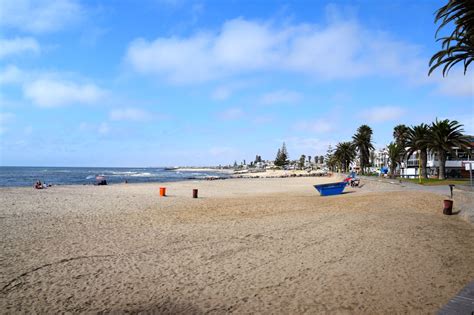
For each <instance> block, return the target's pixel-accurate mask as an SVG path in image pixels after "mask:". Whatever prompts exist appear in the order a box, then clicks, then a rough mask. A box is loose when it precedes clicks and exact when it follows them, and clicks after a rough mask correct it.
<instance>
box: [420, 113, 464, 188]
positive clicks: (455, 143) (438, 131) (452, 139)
mask: <svg viewBox="0 0 474 315" xmlns="http://www.w3.org/2000/svg"><path fill="white" fill-rule="evenodd" d="M462 127H463V125H461V124H460V123H458V122H457V121H456V120H452V121H450V120H449V119H445V120H438V119H436V121H435V122H433V123H432V124H431V127H430V132H429V135H428V139H427V141H426V144H427V146H428V149H430V150H433V151H434V152H436V153H437V154H438V160H439V172H438V174H439V179H445V177H446V176H445V169H446V156H447V152H452V153H454V150H453V147H459V148H467V147H469V141H468V139H467V137H466V136H464V135H463V132H464V130H463V129H462Z"/></svg>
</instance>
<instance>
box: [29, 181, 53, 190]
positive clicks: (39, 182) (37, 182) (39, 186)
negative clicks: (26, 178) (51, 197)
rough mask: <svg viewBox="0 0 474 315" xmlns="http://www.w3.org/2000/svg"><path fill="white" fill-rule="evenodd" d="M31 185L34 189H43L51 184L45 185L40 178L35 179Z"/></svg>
mask: <svg viewBox="0 0 474 315" xmlns="http://www.w3.org/2000/svg"><path fill="white" fill-rule="evenodd" d="M33 187H35V189H44V188H46V187H51V184H48V185H46V183H44V184H43V183H42V182H41V181H40V180H37V181H36V183H35V185H34V186H33Z"/></svg>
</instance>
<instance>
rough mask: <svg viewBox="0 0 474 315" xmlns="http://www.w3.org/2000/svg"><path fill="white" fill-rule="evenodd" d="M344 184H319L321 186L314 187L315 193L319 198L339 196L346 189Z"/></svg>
mask: <svg viewBox="0 0 474 315" xmlns="http://www.w3.org/2000/svg"><path fill="white" fill-rule="evenodd" d="M346 185H347V183H346V182H338V183H329V184H321V185H314V188H316V190H317V191H319V194H320V195H321V196H333V195H339V194H341V193H342V192H343V191H344V188H345V187H346Z"/></svg>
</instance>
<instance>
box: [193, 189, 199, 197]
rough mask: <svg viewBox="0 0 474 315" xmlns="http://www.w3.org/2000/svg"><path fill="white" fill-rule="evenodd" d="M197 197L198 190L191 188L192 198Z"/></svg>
mask: <svg viewBox="0 0 474 315" xmlns="http://www.w3.org/2000/svg"><path fill="white" fill-rule="evenodd" d="M197 197H198V190H197V189H193V198H197Z"/></svg>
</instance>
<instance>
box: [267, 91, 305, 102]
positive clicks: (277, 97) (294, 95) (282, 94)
mask: <svg viewBox="0 0 474 315" xmlns="http://www.w3.org/2000/svg"><path fill="white" fill-rule="evenodd" d="M301 98H302V96H301V94H300V93H298V92H295V91H288V90H278V91H273V92H269V93H266V94H264V95H262V96H261V98H260V103H261V104H263V105H274V104H295V103H298V102H299V101H301Z"/></svg>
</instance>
